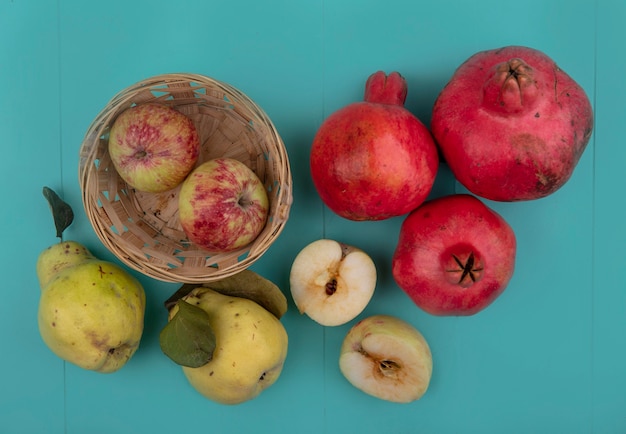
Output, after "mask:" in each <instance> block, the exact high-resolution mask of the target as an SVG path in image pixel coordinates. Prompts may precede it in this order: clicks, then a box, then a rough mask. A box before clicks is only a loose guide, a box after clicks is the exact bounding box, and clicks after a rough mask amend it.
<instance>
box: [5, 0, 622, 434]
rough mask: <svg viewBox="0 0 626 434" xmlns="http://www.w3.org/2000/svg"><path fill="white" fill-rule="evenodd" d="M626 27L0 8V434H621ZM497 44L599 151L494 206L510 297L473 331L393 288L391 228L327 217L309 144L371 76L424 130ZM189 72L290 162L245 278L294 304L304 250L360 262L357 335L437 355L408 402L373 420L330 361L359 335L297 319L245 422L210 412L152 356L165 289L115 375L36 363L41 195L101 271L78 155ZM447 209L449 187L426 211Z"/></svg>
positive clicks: (222, 7) (556, 16)
mask: <svg viewBox="0 0 626 434" xmlns="http://www.w3.org/2000/svg"><path fill="white" fill-rule="evenodd" d="M625 20H626V2H625V1H623V0H622V1H620V0H597V1H582V0H562V1H561V0H558V1H557V0H527V1H525V2H521V3H520V2H504V1H501V0H498V1H495V0H486V1H482V2H478V1H477V2H465V1H461V0H442V1H437V2H428V3H426V2H418V1H414V0H404V1H403V0H386V1H373V0H361V1H356V0H336V1H329V0H303V1H288V0H269V1H249V0H241V1H217V0H213V1H202V0H180V1H171V0H170V1H166V0H153V1H147V0H109V1H106V2H101V1H93V2H89V1H82V0H39V1H35V0H0V83H1V87H2V89H3V92H2V93H1V94H0V140H1V141H2V158H1V159H0V185H2V198H3V201H2V205H1V207H2V212H1V213H0V223H1V229H2V233H3V236H4V243H3V246H2V249H1V250H0V251H1V253H0V263H1V264H2V265H3V267H4V272H3V276H2V302H1V303H0V338H1V341H0V342H1V343H2V350H1V352H0V433H3V434H4V433H6V434H39V433H49V434H57V433H68V434H99V433H116V434H131V433H132V434H140V433H170V432H175V433H183V432H185V433H191V432H216V433H266V432H267V433H283V432H284V433H292V432H297V433H301V434H306V433H351V432H360V433H417V432H419V433H442V434H444V433H470V434H473V433H480V434H487V433H520V434H522V433H546V434H547V433H568V434H574V433H598V434H609V433H616V434H617V433H626V393H625V392H624V391H625V390H626V361H625V359H626V349H625V345H626V280H625V278H624V273H625V272H626V254H625V253H624V251H625V246H626V225H625V224H624V222H625V220H626V205H625V204H624V190H625V187H626V181H625V180H624V165H625V164H626V142H625V139H624V133H625V130H624V125H625V117H626V102H625V101H626V84H625V83H626V81H625V79H624V72H625V71H626V54H625V52H624V51H625V50H624V42H625V41H626V31H625V26H624V22H625ZM510 44H519V45H528V46H532V47H534V48H537V49H540V50H542V51H544V52H546V53H547V54H549V55H550V56H551V57H553V58H554V59H555V60H556V61H557V63H558V64H559V65H560V66H561V67H562V68H563V69H564V70H565V71H567V72H568V73H569V74H570V75H572V76H573V77H574V78H575V79H576V80H577V81H578V82H579V83H580V84H581V85H582V86H583V87H584V88H585V90H586V91H587V92H588V94H589V97H590V99H591V101H592V103H593V106H594V109H595V114H596V124H595V131H594V135H593V137H592V139H591V142H590V143H589V146H588V148H587V150H586V151H585V153H584V155H583V157H582V160H581V161H580V163H579V166H578V167H577V169H576V172H575V173H574V176H573V177H572V178H571V180H570V182H569V183H568V184H566V186H565V187H563V188H562V189H561V190H559V191H558V192H557V193H556V194H554V195H552V196H550V197H548V198H545V199H541V200H538V201H534V202H526V203H515V204H507V203H490V205H491V206H493V208H494V209H496V210H497V211H498V212H500V213H501V214H502V215H503V216H504V217H505V218H506V219H507V220H508V221H509V222H510V224H511V225H512V226H513V228H514V230H515V231H516V234H517V237H518V243H519V249H518V262H517V269H516V273H515V276H514V278H513V280H512V281H511V283H510V285H509V287H508V289H507V290H506V291H505V293H504V294H503V295H502V296H501V297H500V298H499V299H498V300H497V301H496V302H495V303H494V304H493V305H491V306H490V307H489V308H488V309H487V310H485V311H483V312H481V313H480V314H478V315H476V316H474V317H469V318H438V317H432V316H429V315H427V314H425V313H423V312H422V311H420V310H419V309H417V308H416V307H415V306H414V305H412V304H411V303H410V301H409V299H408V298H407V297H406V296H405V295H404V294H403V293H402V292H401V291H400V290H399V288H398V287H397V286H396V285H395V284H394V283H393V279H392V277H391V273H390V258H391V253H392V252H393V249H394V244H395V239H396V238H397V233H398V229H399V226H400V223H401V221H402V219H401V218H396V219H391V220H388V221H385V222H377V223H355V222H348V221H345V220H342V219H340V218H338V217H336V216H335V215H333V214H332V213H330V212H329V211H328V210H327V209H325V208H324V206H323V205H322V204H321V202H320V200H319V198H318V197H317V195H316V193H315V190H314V188H313V186H312V183H311V180H310V177H309V172H308V152H309V148H310V143H311V140H312V138H313V135H314V134H315V131H316V130H317V128H318V127H319V125H320V123H321V122H322V120H323V119H324V118H325V117H326V116H327V115H329V114H330V113H332V112H333V111H334V110H336V109H338V108H340V107H341V106H343V105H345V104H347V103H349V102H352V101H355V100H359V99H361V98H362V92H363V83H364V80H365V78H366V77H367V76H368V75H369V74H370V73H372V72H374V71H376V70H379V69H382V70H385V71H388V72H390V71H392V70H397V71H399V72H401V73H402V74H403V75H404V76H405V77H407V80H408V83H409V95H408V100H407V107H408V108H409V109H410V110H411V111H413V112H414V113H415V114H416V115H417V116H418V117H420V118H421V119H422V120H423V121H424V122H425V123H428V122H429V120H430V110H431V108H432V104H433V102H434V100H435V98H436V96H437V94H438V92H439V90H440V89H441V88H442V87H443V85H444V84H445V83H446V82H447V80H448V78H449V77H450V75H451V74H452V72H453V70H454V69H455V68H456V66H458V65H459V64H460V63H461V62H462V61H463V60H465V59H466V58H467V57H469V56H470V55H471V54H473V53H474V52H477V51H480V50H484V49H489V48H496V47H500V46H504V45H510ZM183 71H184V72H193V73H200V74H204V75H208V76H211V77H214V78H217V79H219V80H223V81H226V82H229V83H230V84H232V85H234V86H236V87H238V88H239V89H241V90H242V91H244V92H245V93H247V94H248V95H249V96H250V97H251V98H253V99H254V100H255V101H256V102H257V103H258V104H259V105H260V106H261V107H263V108H264V109H265V110H266V112H267V113H268V114H269V115H270V117H271V118H272V120H273V121H274V122H275V124H276V126H277V128H278V130H279V131H280V133H281V135H282V137H283V139H284V141H285V144H286V146H287V150H288V152H289V156H290V160H291V164H292V167H293V171H294V173H293V175H294V205H293V208H292V213H291V218H290V220H289V222H288V224H287V226H286V228H285V230H284V232H283V234H282V235H281V237H280V238H279V239H278V240H277V242H276V243H275V244H274V245H273V246H272V247H271V249H270V250H269V251H268V252H267V254H266V255H265V256H264V257H263V258H262V259H261V260H260V261H259V262H257V263H256V264H255V265H254V267H253V269H254V270H255V271H257V272H259V273H261V274H263V275H265V276H266V277H268V278H270V279H272V280H274V281H275V282H276V283H277V284H279V285H280V286H281V288H282V289H283V290H284V291H285V293H286V294H288V291H289V289H288V274H289V268H290V264H291V261H292V260H293V258H294V257H295V255H296V253H297V252H298V251H299V250H300V249H301V248H302V247H303V246H304V245H305V244H307V243H308V242H310V241H313V240H314V239H318V238H321V237H330V238H336V239H340V240H342V241H345V242H348V243H351V244H354V245H356V246H359V247H361V248H363V249H364V250H366V251H368V252H369V253H370V254H371V256H372V257H373V259H374V260H375V262H376V265H377V267H378V268H379V274H380V278H379V284H378V287H377V289H376V293H375V296H374V298H373V300H372V302H371V303H370V305H369V306H368V307H367V309H366V311H365V312H364V313H363V314H362V316H361V317H364V316H366V315H369V314H376V313H385V314H392V315H396V316H398V317H400V318H403V319H405V320H407V321H410V322H411V323H412V324H414V325H415V326H416V327H417V328H419V329H420V330H421V331H422V333H423V334H424V336H425V337H426V338H427V340H428V341H429V343H430V346H431V349H432V353H433V358H434V372H433V378H432V382H431V386H430V389H429V391H428V392H427V394H426V395H425V396H424V397H423V398H422V399H421V400H420V401H417V402H415V403H412V404H409V405H398V404H392V403H387V402H383V401H380V400H377V399H375V398H371V397H369V396H367V395H364V394H362V393H361V392H359V391H357V390H356V389H354V388H353V387H352V386H350V385H349V384H348V383H347V381H346V380H345V379H344V378H343V377H342V376H341V374H340V372H339V369H338V366H337V361H338V351H339V346H340V344H341V340H342V339H343V336H344V335H345V333H346V332H347V330H348V328H349V327H350V326H351V325H352V323H349V324H347V325H345V326H340V327H335V328H324V327H321V326H319V325H317V324H315V323H313V322H312V321H311V320H309V319H308V318H307V317H304V316H300V315H299V314H298V313H297V312H296V309H295V307H294V305H293V302H292V301H291V299H290V311H289V313H288V314H287V315H286V316H285V317H284V319H283V321H284V324H285V326H286V328H287V331H288V333H289V336H290V348H289V355H288V358H287V361H286V365H285V369H284V371H283V374H282V376H281V377H280V379H279V381H278V382H277V383H276V384H275V385H274V386H272V387H271V388H270V389H268V390H267V391H266V392H264V393H263V394H262V395H261V396H260V397H259V398H257V399H256V400H254V401H250V402H248V403H245V404H242V405H239V406H234V407H226V406H220V405H218V404H214V403H212V402H210V401H207V400H206V399H204V398H202V397H201V396H200V395H199V394H197V393H196V392H195V391H194V390H193V389H191V387H190V386H189V385H188V384H187V383H186V380H185V378H184V377H183V374H182V372H181V370H180V369H179V367H178V366H176V365H174V364H173V362H171V361H170V360H169V359H167V357H165V356H164V355H163V354H162V353H161V350H160V348H159V345H158V334H159V331H160V329H161V328H162V327H163V325H164V324H165V321H166V313H165V311H164V309H163V308H162V302H163V301H164V300H165V299H166V298H167V297H168V296H169V295H170V294H171V293H172V292H173V291H174V290H175V289H176V287H177V285H174V284H166V283H162V282H157V281H154V280H151V279H149V278H147V277H145V276H138V277H139V278H140V279H141V281H142V283H143V284H144V285H145V287H146V290H147V294H148V307H147V314H146V324H145V334H144V337H143V339H142V342H141V346H140V348H139V350H138V352H137V353H136V355H135V357H134V358H133V359H132V360H131V361H130V362H129V363H128V364H127V365H126V366H125V367H124V369H122V370H121V371H119V372H117V373H115V374H112V375H102V374H96V373H92V372H87V371H84V370H81V369H79V368H76V367H74V366H72V365H69V364H65V363H63V362H62V361H60V360H59V359H57V358H56V357H55V356H54V355H52V354H51V352H49V351H48V349H47V348H46V347H45V346H44V345H43V343H42V341H41V339H40V337H39V334H38V331H37V321H36V310H37V302H38V296H39V288H38V284H37V280H36V276H35V269H34V266H35V261H36V258H37V256H38V254H39V252H40V251H41V250H43V249H44V248H45V247H47V246H48V245H50V244H51V243H54V242H55V241H56V239H55V237H54V230H53V225H52V220H51V217H50V214H49V210H48V206H47V204H46V203H45V200H44V199H43V196H42V195H41V188H42V186H44V185H48V186H50V187H52V188H54V189H56V190H57V191H59V192H61V193H62V194H63V196H64V197H65V199H66V200H68V201H69V202H70V203H71V204H72V205H73V206H74V208H75V211H76V220H75V222H74V224H73V226H72V227H71V228H70V229H69V230H68V232H67V237H68V238H72V239H76V240H79V241H81V242H82V243H84V244H85V245H86V246H87V247H88V248H90V249H91V250H92V251H93V252H94V253H96V254H97V255H99V256H101V257H103V258H105V259H110V260H113V261H115V258H114V257H113V256H112V255H111V254H110V253H109V252H108V251H106V250H105V249H104V247H103V246H102V244H101V243H99V241H98V240H97V238H96V236H95V234H94V233H93V231H92V229H91V227H90V225H89V222H88V221H87V219H86V217H85V213H84V211H83V209H82V205H81V201H80V189H79V184H78V176H77V164H78V149H79V146H80V144H81V141H82V138H83V135H84V133H85V131H86V129H87V127H88V126H89V124H90V122H91V120H92V119H93V118H94V117H95V115H96V114H97V113H98V112H99V111H100V109H101V108H102V107H103V106H104V105H105V104H106V103H107V102H108V100H109V99H110V98H111V97H112V96H113V95H114V94H115V93H117V92H118V91H119V90H121V89H122V88H124V87H126V86H129V85H131V84H133V83H135V82H137V81H139V80H141V79H143V78H146V77H149V76H152V75H157V74H162V73H167V72H183ZM457 191H462V188H460V186H459V185H458V184H457V183H456V182H455V181H454V179H453V177H452V176H451V175H450V173H449V171H447V170H446V168H445V167H442V168H441V171H440V173H439V175H438V178H437V182H436V185H435V188H434V190H433V193H432V195H433V196H440V195H444V194H449V193H453V192H457Z"/></svg>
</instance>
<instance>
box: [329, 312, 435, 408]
mask: <svg viewBox="0 0 626 434" xmlns="http://www.w3.org/2000/svg"><path fill="white" fill-rule="evenodd" d="M339 369H340V370H341V373H342V374H343V375H344V376H345V377H346V379H347V380H348V381H349V382H350V383H351V384H352V385H353V386H354V387H356V388H357V389H360V390H361V391H363V392H365V393H367V394H368V395H372V396H374V397H376V398H379V399H383V400H385V401H391V402H398V403H409V402H412V401H416V400H418V399H419V398H421V397H422V396H423V395H424V393H426V390H427V389H428V386H429V384H430V379H431V375H432V370H433V360H432V355H431V352H430V347H429V346H428V343H427V342H426V339H424V337H423V336H422V334H421V333H420V332H419V331H418V330H417V329H416V328H415V327H413V326H412V325H411V324H409V323H407V322H406V321H403V320H401V319H399V318H396V317H393V316H389V315H374V316H370V317H368V318H365V319H363V320H361V321H359V322H358V323H356V324H355V325H354V326H353V327H352V328H351V329H350V331H348V333H347V334H346V337H345V338H344V341H343V344H342V346H341V351H340V356H339Z"/></svg>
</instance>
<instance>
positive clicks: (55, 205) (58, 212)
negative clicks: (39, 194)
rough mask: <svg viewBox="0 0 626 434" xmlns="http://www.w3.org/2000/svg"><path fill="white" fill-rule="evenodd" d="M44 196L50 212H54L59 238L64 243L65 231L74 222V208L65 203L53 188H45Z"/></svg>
mask: <svg viewBox="0 0 626 434" xmlns="http://www.w3.org/2000/svg"><path fill="white" fill-rule="evenodd" d="M43 195H44V197H45V198H46V200H47V201H48V204H49V205H50V210H51V211H52V217H53V218H54V226H55V228H56V231H57V238H60V239H61V241H63V231H65V229H67V228H68V227H69V225H71V224H72V222H73V221H74V211H72V207H71V206H70V205H69V204H68V203H67V202H65V201H63V199H61V198H60V197H59V195H58V194H57V193H56V192H55V191H54V190H52V189H51V188H49V187H44V188H43Z"/></svg>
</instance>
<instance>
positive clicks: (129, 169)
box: [109, 103, 200, 193]
mask: <svg viewBox="0 0 626 434" xmlns="http://www.w3.org/2000/svg"><path fill="white" fill-rule="evenodd" d="M199 154H200V140H199V138H198V132H197V131H196V128H195V126H194V124H193V122H192V120H191V119H190V118H189V117H187V116H185V115H184V114H183V113H181V112H179V111H177V110H175V109H173V108H171V107H167V106H164V105H161V104H154V103H147V104H141V105H136V106H133V107H131V108H128V109H126V110H125V111H124V112H122V114H120V115H119V116H118V117H117V119H115V121H114V122H113V126H112V127H111V131H110V133H109V155H110V156H111V161H112V162H113V166H114V167H115V169H116V170H117V172H118V173H119V175H120V176H121V177H122V179H123V180H124V181H126V183H127V184H128V185H130V186H131V187H133V188H135V189H137V190H140V191H145V192H149V193H159V192H163V191H167V190H170V189H172V188H174V187H176V186H178V185H179V184H180V183H181V182H182V181H183V179H185V177H186V176H187V175H188V174H189V172H190V171H191V169H193V167H194V166H195V164H196V161H197V160H198V155H199Z"/></svg>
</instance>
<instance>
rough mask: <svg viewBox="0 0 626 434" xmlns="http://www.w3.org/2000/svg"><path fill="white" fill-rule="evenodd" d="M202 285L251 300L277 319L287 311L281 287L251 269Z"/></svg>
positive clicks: (285, 299)
mask: <svg viewBox="0 0 626 434" xmlns="http://www.w3.org/2000/svg"><path fill="white" fill-rule="evenodd" d="M203 286H206V287H207V288H211V289H212V290H214V291H217V292H219V293H221V294H224V295H229V296H231V297H241V298H247V299H249V300H252V301H254V302H256V303H257V304H259V305H261V306H262V307H264V308H265V309H266V310H268V311H270V312H271V313H272V314H274V316H275V317H276V318H278V319H280V318H281V317H282V316H283V315H284V314H285V312H287V298H286V297H285V295H284V294H283V292H282V291H281V289H280V288H279V287H278V286H277V285H276V284H275V283H274V282H272V281H270V280H268V279H266V278H265V277H263V276H261V275H260V274H257V273H255V272H254V271H252V270H243V271H240V272H239V273H237V274H233V275H231V276H228V277H225V278H223V279H220V280H217V281H214V282H210V283H204V284H203Z"/></svg>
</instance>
